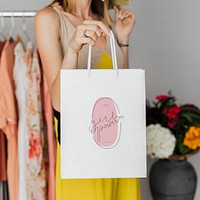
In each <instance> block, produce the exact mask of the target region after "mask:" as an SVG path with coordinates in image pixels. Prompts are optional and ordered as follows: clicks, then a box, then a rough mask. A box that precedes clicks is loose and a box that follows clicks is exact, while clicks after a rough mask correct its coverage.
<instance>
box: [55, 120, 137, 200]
mask: <svg viewBox="0 0 200 200" xmlns="http://www.w3.org/2000/svg"><path fill="white" fill-rule="evenodd" d="M54 121H55V125H56V127H55V129H56V130H57V125H58V123H57V119H56V118H54ZM56 134H57V132H56ZM57 141H58V140H57ZM56 160H57V162H56V200H140V183H139V180H138V179H133V178H119V179H118V178H112V179H111V178H108V179H61V178H60V145H59V143H58V142H57V159H56Z"/></svg>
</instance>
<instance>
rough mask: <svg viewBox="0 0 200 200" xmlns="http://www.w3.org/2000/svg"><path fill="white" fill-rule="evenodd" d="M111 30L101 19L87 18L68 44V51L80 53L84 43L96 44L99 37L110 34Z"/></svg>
mask: <svg viewBox="0 0 200 200" xmlns="http://www.w3.org/2000/svg"><path fill="white" fill-rule="evenodd" d="M109 31H110V30H109V28H108V27H107V26H106V25H105V24H104V23H103V22H101V21H96V20H86V21H84V22H83V24H81V25H79V26H77V28H76V31H75V33H74V34H73V36H72V38H71V40H70V42H69V44H68V51H70V52H71V53H75V54H78V53H79V51H80V50H81V48H82V47H83V45H84V44H89V45H92V46H95V43H96V41H97V39H98V37H102V36H107V35H109Z"/></svg>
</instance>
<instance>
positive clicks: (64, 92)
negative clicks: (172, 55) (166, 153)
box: [61, 36, 146, 178]
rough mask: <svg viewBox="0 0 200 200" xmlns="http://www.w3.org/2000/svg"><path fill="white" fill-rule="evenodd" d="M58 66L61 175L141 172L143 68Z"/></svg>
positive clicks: (139, 174) (143, 162)
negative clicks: (104, 68) (75, 67)
mask: <svg viewBox="0 0 200 200" xmlns="http://www.w3.org/2000/svg"><path fill="white" fill-rule="evenodd" d="M111 52H112V59H113V66H114V69H113V70H108V69H107V70H96V69H92V70H90V68H91V49H90V51H89V59H88V61H89V62H88V68H87V69H80V70H64V69H62V70H61V178H120V177H145V176H146V132H145V131H146V124H145V121H146V117H145V74H144V71H143V70H141V69H118V68H117V59H116V51H115V46H114V40H113V36H112V37H111Z"/></svg>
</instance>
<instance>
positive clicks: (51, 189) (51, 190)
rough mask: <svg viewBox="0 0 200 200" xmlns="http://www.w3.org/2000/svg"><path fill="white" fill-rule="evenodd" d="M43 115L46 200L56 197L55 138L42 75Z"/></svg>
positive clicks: (51, 112) (47, 95)
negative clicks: (46, 156) (46, 181)
mask: <svg viewBox="0 0 200 200" xmlns="http://www.w3.org/2000/svg"><path fill="white" fill-rule="evenodd" d="M43 90H44V117H45V122H46V132H47V135H48V153H49V172H48V200H55V199H56V188H55V187H56V185H55V184H56V183H55V182H56V180H55V179H56V138H55V133H54V127H53V110H52V104H51V99H50V95H49V90H48V85H47V81H46V78H45V76H44V75H43Z"/></svg>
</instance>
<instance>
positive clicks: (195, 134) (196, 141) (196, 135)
mask: <svg viewBox="0 0 200 200" xmlns="http://www.w3.org/2000/svg"><path fill="white" fill-rule="evenodd" d="M183 144H184V145H185V146H187V147H189V148H190V149H192V150H195V149H197V148H198V147H200V127H195V126H192V127H190V129H189V130H188V131H187V132H186V134H185V138H184V141H183Z"/></svg>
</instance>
